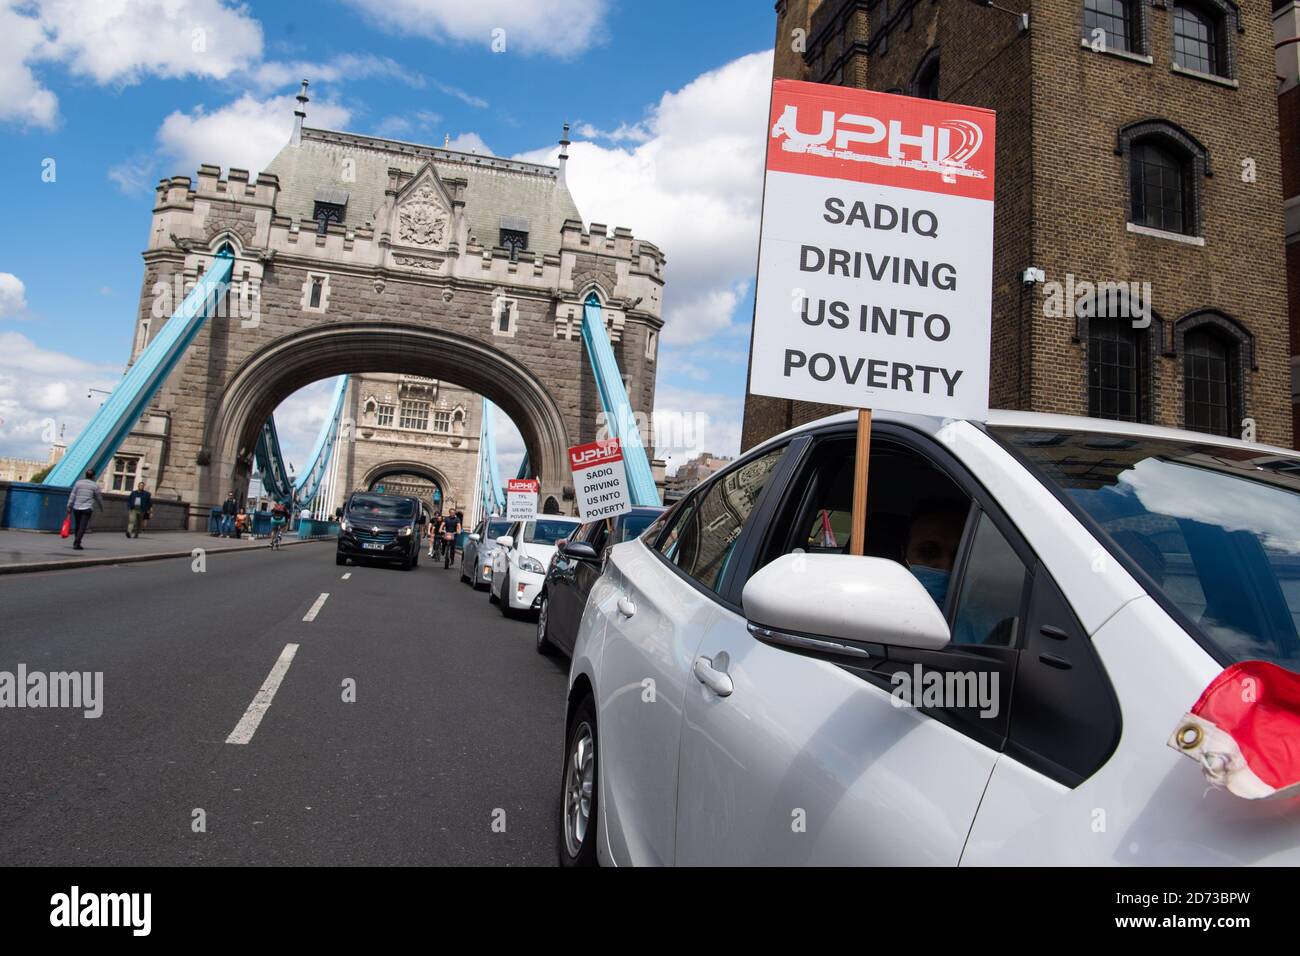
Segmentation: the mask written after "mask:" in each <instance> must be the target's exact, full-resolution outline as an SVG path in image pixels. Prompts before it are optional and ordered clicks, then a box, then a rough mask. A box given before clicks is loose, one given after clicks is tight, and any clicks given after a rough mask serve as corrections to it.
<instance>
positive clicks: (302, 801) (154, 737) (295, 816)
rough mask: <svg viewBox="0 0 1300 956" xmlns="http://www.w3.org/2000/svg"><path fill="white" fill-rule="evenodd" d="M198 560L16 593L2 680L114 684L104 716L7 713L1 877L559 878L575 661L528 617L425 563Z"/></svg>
mask: <svg viewBox="0 0 1300 956" xmlns="http://www.w3.org/2000/svg"><path fill="white" fill-rule="evenodd" d="M200 537H202V538H203V539H204V540H205V541H206V542H209V543H212V542H216V541H218V540H219V539H211V538H207V537H206V536H200ZM140 540H141V541H144V539H143V538H141V539H140ZM123 542H124V543H126V539H125V538H123ZM99 543H103V544H105V545H106V546H107V542H99ZM115 547H116V546H115ZM202 566H203V568H204V570H202V571H197V570H195V568H196V564H195V562H193V561H192V560H191V559H190V558H189V557H188V555H187V556H186V558H184V559H172V560H157V561H153V562H150V563H130V564H118V565H116V566H104V567H90V568H81V569H71V570H55V571H46V572H35V573H30V574H23V575H9V576H5V577H0V608H3V609H4V612H3V616H2V617H0V671H7V672H9V673H12V674H16V673H17V670H18V666H19V665H20V664H21V665H25V667H26V671H27V673H28V674H29V675H30V674H31V673H32V672H36V671H40V672H46V673H48V672H57V671H81V672H102V675H103V678H102V679H103V691H102V706H103V712H102V715H101V716H100V717H98V718H87V717H85V716H83V711H82V710H81V709H55V708H35V709H33V708H24V709H15V708H10V707H0V754H2V755H3V760H2V761H0V763H2V764H3V773H0V863H3V864H9V865H15V864H17V865H53V864H61V865H72V866H80V865H96V866H134V865H145V864H156V865H196V864H204V865H212V864H217V865H269V864H279V865H286V864H289V865H331V864H367V865H383V866H405V865H437V864H490V865H537V864H541V865H552V864H553V863H554V860H555V843H556V822H557V821H556V817H557V810H558V791H559V779H560V762H561V759H562V754H563V739H562V737H563V729H564V728H563V724H564V710H565V708H564V695H565V687H566V683H567V680H566V678H567V671H568V664H567V662H566V661H564V660H563V659H562V658H554V657H544V656H542V655H539V654H538V653H537V652H536V651H535V650H534V641H533V627H534V625H533V624H532V623H531V622H529V621H527V620H507V619H505V618H503V617H502V616H501V614H500V613H499V611H498V610H497V608H496V606H495V605H491V604H489V603H488V601H487V597H486V595H485V594H484V593H483V592H478V591H473V590H471V589H470V588H469V587H468V586H467V585H463V584H461V583H459V581H458V572H457V571H456V570H454V569H453V570H450V571H447V570H443V568H442V567H441V565H437V566H434V565H433V564H432V563H431V562H428V561H427V559H425V560H424V561H423V562H422V563H421V565H420V566H419V567H417V568H416V569H414V570H412V571H401V570H399V569H396V568H386V567H356V566H348V567H336V566H335V563H334V549H333V548H329V547H295V548H287V549H285V550H282V551H279V552H272V551H270V550H269V549H267V548H266V547H265V546H263V547H262V548H260V549H259V550H258V551H256V552H245V553H230V552H228V551H227V552H223V551H222V550H221V549H219V548H214V549H210V550H209V551H208V553H207V555H206V559H205V561H204V562H203V563H202ZM326 595H327V596H326ZM313 611H314V613H313ZM291 648H292V650H291ZM289 655H291V659H290V660H289V661H288V663H287V667H286V666H285V658H286V656H289ZM277 674H278V676H279V683H278V685H276V684H275V680H274V678H275V677H276V675H277ZM268 687H270V688H271V690H272V691H273V693H271V694H270V695H268V693H267V688H268ZM350 694H351V696H353V697H354V699H353V700H349V699H347V698H348V697H349V695H350ZM250 714H252V715H253V716H254V718H255V717H257V716H258V715H260V722H258V721H257V720H256V719H253V724H254V726H252V728H251V735H250V734H249V730H250V719H252V718H250ZM232 738H236V739H244V738H247V742H246V743H230V742H228V740H230V739H232Z"/></svg>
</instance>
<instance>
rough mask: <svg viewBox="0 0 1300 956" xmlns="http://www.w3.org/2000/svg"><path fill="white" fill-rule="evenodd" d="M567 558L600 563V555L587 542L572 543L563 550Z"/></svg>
mask: <svg viewBox="0 0 1300 956" xmlns="http://www.w3.org/2000/svg"><path fill="white" fill-rule="evenodd" d="M561 550H562V551H563V552H564V556H565V557H566V558H572V559H573V560H575V561H599V560H600V555H598V554H597V553H596V549H595V548H593V547H592V546H591V545H589V544H588V543H587V542H585V541H570V542H568V543H567V544H565V545H564V547H563V548H562V549H561Z"/></svg>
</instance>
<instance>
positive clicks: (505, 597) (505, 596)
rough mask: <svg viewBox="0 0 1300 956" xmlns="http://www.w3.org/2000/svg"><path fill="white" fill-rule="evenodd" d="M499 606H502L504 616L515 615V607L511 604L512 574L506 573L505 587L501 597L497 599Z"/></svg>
mask: <svg viewBox="0 0 1300 956" xmlns="http://www.w3.org/2000/svg"><path fill="white" fill-rule="evenodd" d="M497 607H499V608H501V616H502V617H514V616H515V612H514V608H512V607H511V606H510V575H509V573H507V574H506V584H505V587H503V588H502V589H501V597H500V598H499V599H498V600H497Z"/></svg>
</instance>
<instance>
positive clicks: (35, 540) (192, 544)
mask: <svg viewBox="0 0 1300 956" xmlns="http://www.w3.org/2000/svg"><path fill="white" fill-rule="evenodd" d="M309 540H312V539H306V540H299V538H298V537H297V536H296V535H294V534H292V533H289V534H286V535H285V536H284V542H283V543H284V544H285V545H286V546H288V545H292V544H306V543H308V541H309ZM269 544H270V539H269V538H249V537H247V536H245V537H243V538H220V537H213V536H212V535H210V534H208V533H206V532H203V531H158V532H154V533H153V534H149V533H148V532H146V533H144V534H141V535H140V537H138V538H128V537H127V536H126V535H125V534H124V533H123V532H121V531H118V532H112V531H100V532H98V533H96V532H94V531H92V532H90V533H88V534H87V535H86V536H85V537H84V538H83V539H82V541H81V546H82V550H81V551H74V550H73V548H72V538H61V537H59V536H58V535H57V534H50V533H48V532H35V531H10V530H0V574H20V573H23V572H27V571H47V570H50V569H51V568H78V567H91V566H94V565H97V564H120V563H123V562H128V561H155V560H158V559H160V558H175V557H183V556H188V555H190V554H192V553H193V551H194V549H195V548H202V549H203V550H204V551H209V552H211V551H252V550H257V549H259V548H266V547H268V545H269Z"/></svg>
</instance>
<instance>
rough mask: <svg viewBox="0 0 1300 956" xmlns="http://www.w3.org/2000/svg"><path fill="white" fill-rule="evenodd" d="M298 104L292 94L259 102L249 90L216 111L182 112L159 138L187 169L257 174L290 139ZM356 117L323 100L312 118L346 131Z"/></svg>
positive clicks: (169, 119) (167, 123)
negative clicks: (210, 165) (213, 168)
mask: <svg viewBox="0 0 1300 956" xmlns="http://www.w3.org/2000/svg"><path fill="white" fill-rule="evenodd" d="M296 106H297V103H295V102H294V98H293V96H291V95H285V96H272V97H269V98H267V99H261V100H259V99H257V98H255V97H254V96H252V95H251V94H249V93H245V94H244V95H243V96H241V97H240V98H239V99H237V100H235V101H233V102H231V103H227V104H226V105H225V106H222V107H220V108H219V109H216V110H213V111H212V112H207V111H206V110H205V109H204V107H202V106H197V107H195V108H194V110H193V111H192V112H189V113H185V112H181V111H180V110H177V111H175V112H173V113H172V114H171V115H169V116H168V117H167V118H166V119H165V120H163V123H162V127H161V128H160V129H159V130H158V141H159V143H160V144H161V146H162V148H163V151H164V152H165V153H167V154H168V156H169V157H170V158H171V159H173V160H175V161H176V162H178V163H179V164H180V168H181V169H183V170H186V171H191V170H196V169H198V168H199V166H200V164H202V163H215V164H218V165H220V166H221V167H222V168H223V169H229V168H230V167H232V166H234V167H237V168H239V169H247V170H248V171H249V172H250V173H257V172H258V171H259V170H262V169H264V168H266V165H267V164H268V163H269V162H270V161H271V160H272V159H274V158H275V154H276V153H278V152H279V151H280V148H281V147H282V146H284V145H285V143H287V142H288V141H289V135H290V133H292V131H293V111H294V109H295V107H296ZM350 117H351V111H350V110H349V109H348V108H347V107H345V106H340V105H339V104H337V103H332V102H329V101H321V102H313V103H312V105H311V119H312V123H313V125H316V126H322V127H326V128H329V129H341V128H343V127H344V126H345V125H346V124H347V122H348V120H349V118H350Z"/></svg>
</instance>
